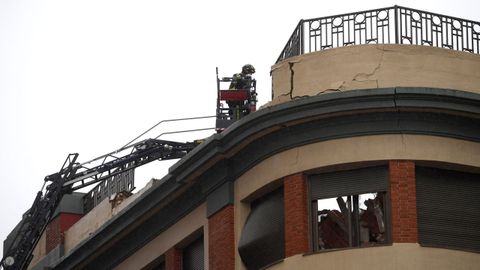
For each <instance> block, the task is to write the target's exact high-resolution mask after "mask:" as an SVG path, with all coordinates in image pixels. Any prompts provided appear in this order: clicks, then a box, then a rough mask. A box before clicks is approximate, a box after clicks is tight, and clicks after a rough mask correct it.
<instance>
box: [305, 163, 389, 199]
mask: <svg viewBox="0 0 480 270" xmlns="http://www.w3.org/2000/svg"><path fill="white" fill-rule="evenodd" d="M309 179H310V192H311V193H310V195H311V198H312V199H323V198H333V197H336V196H340V195H353V194H362V193H369V192H375V191H386V190H387V187H388V168H387V167H386V166H381V167H369V168H362V169H355V170H349V171H338V172H329V173H322V174H316V175H311V176H310V177H309Z"/></svg>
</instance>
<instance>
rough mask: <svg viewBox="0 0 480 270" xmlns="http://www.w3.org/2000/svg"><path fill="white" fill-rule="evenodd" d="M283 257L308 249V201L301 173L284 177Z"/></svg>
mask: <svg viewBox="0 0 480 270" xmlns="http://www.w3.org/2000/svg"><path fill="white" fill-rule="evenodd" d="M283 191H284V207H285V257H289V256H293V255H295V254H302V253H306V252H308V251H309V245H308V243H309V241H308V234H309V230H308V209H307V206H308V202H307V186H306V178H305V176H304V175H303V173H299V174H294V175H290V176H287V177H285V179H284V187H283Z"/></svg>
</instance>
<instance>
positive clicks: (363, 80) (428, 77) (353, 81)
mask: <svg viewBox="0 0 480 270" xmlns="http://www.w3.org/2000/svg"><path fill="white" fill-rule="evenodd" d="M385 87H432V88H433V87H436V88H447V89H456V90H464V91H469V92H475V93H480V55H477V54H471V53H466V52H459V51H453V50H447V49H441V48H434V47H427V46H416V45H394V44H385V45H379V44H377V45H358V46H350V47H342V48H335V49H330V50H325V51H320V52H314V53H310V54H304V55H300V56H295V57H291V58H288V59H287V60H285V61H283V62H281V63H278V64H276V65H274V66H273V67H272V88H273V89H272V91H273V99H272V102H270V103H269V104H267V106H268V105H275V104H279V103H283V102H286V101H290V100H293V99H298V98H301V97H305V96H315V95H319V94H323V93H330V92H340V91H347V90H356V89H371V88H385Z"/></svg>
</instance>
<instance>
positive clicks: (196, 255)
mask: <svg viewBox="0 0 480 270" xmlns="http://www.w3.org/2000/svg"><path fill="white" fill-rule="evenodd" d="M204 256H205V252H204V247H203V235H202V236H200V237H199V238H197V239H196V240H195V241H193V242H192V243H191V244H190V245H188V246H187V247H185V248H184V249H183V255H182V258H183V269H184V270H203V269H204Z"/></svg>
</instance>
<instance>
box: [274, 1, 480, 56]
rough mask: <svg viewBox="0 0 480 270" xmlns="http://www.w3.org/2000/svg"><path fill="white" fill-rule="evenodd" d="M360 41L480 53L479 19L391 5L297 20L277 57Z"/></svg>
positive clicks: (358, 42)
mask: <svg viewBox="0 0 480 270" xmlns="http://www.w3.org/2000/svg"><path fill="white" fill-rule="evenodd" d="M361 44H410V45H424V46H433V47H440V48H446V49H452V50H458V51H465V52H470V53H476V54H478V53H480V22H475V21H470V20H465V19H460V18H455V17H451V16H445V15H441V14H436V13H431V12H426V11H421V10H416V9H411V8H406V7H401V6H393V7H387V8H380V9H374V10H367V11H361V12H354V13H348V14H341V15H334V16H328V17H321V18H314V19H307V20H300V22H299V23H298V25H297V27H295V30H294V31H293V33H292V35H291V36H290V39H289V40H288V41H287V44H286V45H285V47H284V49H283V51H282V53H281V54H280V56H279V57H278V59H277V62H276V63H279V62H281V61H283V60H285V59H287V58H290V57H292V56H296V55H301V54H305V53H310V52H316V51H322V50H326V49H331V48H338V47H345V46H351V45H361Z"/></svg>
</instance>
